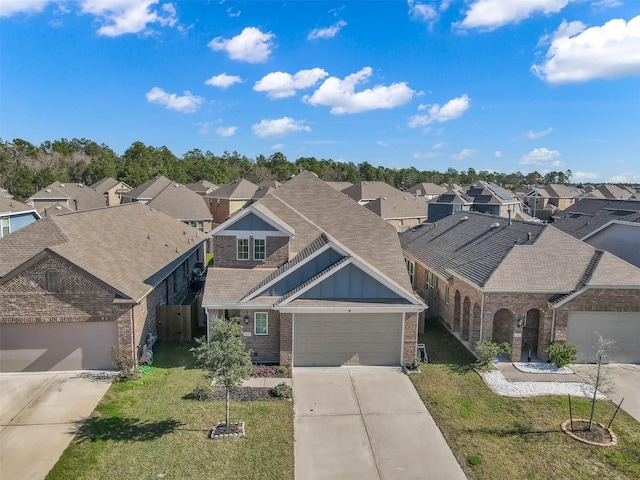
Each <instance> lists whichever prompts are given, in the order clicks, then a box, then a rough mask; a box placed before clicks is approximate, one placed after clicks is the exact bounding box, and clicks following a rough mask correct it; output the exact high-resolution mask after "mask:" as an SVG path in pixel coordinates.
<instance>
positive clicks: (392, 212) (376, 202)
mask: <svg viewBox="0 0 640 480" xmlns="http://www.w3.org/2000/svg"><path fill="white" fill-rule="evenodd" d="M342 193H344V194H345V195H347V196H348V197H349V198H351V199H353V200H355V201H356V202H358V203H359V204H360V205H363V206H364V207H366V208H368V209H369V210H371V211H372V212H374V213H375V214H376V215H378V216H379V217H381V218H382V219H383V220H385V221H386V222H387V223H390V224H391V225H393V226H394V227H396V228H397V229H398V230H403V229H404V228H403V227H405V228H406V227H407V226H414V225H418V224H419V223H421V222H423V221H424V220H426V218H427V199H426V198H425V197H419V196H417V195H412V194H410V193H406V192H403V191H401V190H398V189H397V188H394V187H392V186H391V185H389V184H387V183H385V182H359V183H356V184H355V185H352V186H351V187H347V188H346V189H344V190H342Z"/></svg>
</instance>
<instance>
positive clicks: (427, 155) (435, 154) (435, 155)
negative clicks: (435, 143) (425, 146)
mask: <svg viewBox="0 0 640 480" xmlns="http://www.w3.org/2000/svg"><path fill="white" fill-rule="evenodd" d="M441 156H442V154H441V153H439V152H424V153H421V152H415V153H414V154H413V158H438V157H441Z"/></svg>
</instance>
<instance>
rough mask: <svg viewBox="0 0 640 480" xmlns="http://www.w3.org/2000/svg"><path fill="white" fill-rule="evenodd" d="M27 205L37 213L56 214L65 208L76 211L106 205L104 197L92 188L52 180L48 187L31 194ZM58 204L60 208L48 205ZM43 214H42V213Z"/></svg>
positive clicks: (80, 184)
mask: <svg viewBox="0 0 640 480" xmlns="http://www.w3.org/2000/svg"><path fill="white" fill-rule="evenodd" d="M28 204H29V205H33V208H35V209H36V210H37V211H38V213H44V210H45V209H46V210H47V214H57V213H58V212H63V211H67V210H71V211H74V212H75V211H78V210H88V209H91V208H100V207H104V206H105V205H106V199H105V197H104V196H103V195H102V194H101V193H98V192H96V191H95V190H94V189H93V188H91V187H88V186H86V185H84V184H82V183H61V182H53V183H52V184H51V185H49V186H48V187H45V188H43V189H42V190H40V191H39V192H37V193H35V194H33V195H32V196H31V197H30V198H29V202H28ZM56 204H58V205H59V206H61V207H63V208H61V209H55V208H54V209H51V208H49V207H52V206H55V205H56ZM42 216H43V217H44V216H45V215H44V214H43V215H42Z"/></svg>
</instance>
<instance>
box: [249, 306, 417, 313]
mask: <svg viewBox="0 0 640 480" xmlns="http://www.w3.org/2000/svg"><path fill="white" fill-rule="evenodd" d="M244 308H246V305H245V306H244ZM271 308H272V309H273V310H276V311H278V312H280V313H327V314H333V313H381V312H385V313H404V312H409V313H420V312H422V311H424V310H426V308H425V307H424V306H419V305H416V306H412V305H397V304H395V305H394V304H384V303H381V304H380V305H367V306H363V307H360V306H342V307H328V306H322V307H319V306H316V307H300V306H295V307H278V306H274V307H271Z"/></svg>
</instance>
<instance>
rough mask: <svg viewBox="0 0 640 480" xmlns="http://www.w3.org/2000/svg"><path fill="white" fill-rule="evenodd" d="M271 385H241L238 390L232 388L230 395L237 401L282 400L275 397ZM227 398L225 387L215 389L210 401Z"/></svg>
mask: <svg viewBox="0 0 640 480" xmlns="http://www.w3.org/2000/svg"><path fill="white" fill-rule="evenodd" d="M270 390H271V389H270V388H269V387H241V388H239V389H237V390H231V392H229V397H230V398H231V400H235V401H236V402H255V401H260V400H282V399H281V398H276V397H273V396H272V395H271V393H270ZM226 399H227V392H226V390H225V389H224V388H215V389H213V394H212V395H211V397H210V398H209V400H210V401H220V400H223V401H224V400H226Z"/></svg>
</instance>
